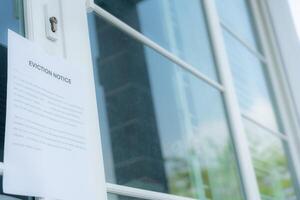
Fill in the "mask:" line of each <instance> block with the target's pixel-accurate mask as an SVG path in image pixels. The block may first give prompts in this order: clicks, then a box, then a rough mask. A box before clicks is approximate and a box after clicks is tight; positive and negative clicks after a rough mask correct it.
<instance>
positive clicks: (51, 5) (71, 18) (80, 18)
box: [0, 0, 106, 200]
mask: <svg viewBox="0 0 300 200" xmlns="http://www.w3.org/2000/svg"><path fill="white" fill-rule="evenodd" d="M70 5H72V6H71V7H70ZM86 13H87V11H86V5H85V1H83V0H76V1H73V0H64V1H60V0H41V1H40V0H39V1H36V0H1V2H0V70H1V71H0V72H1V73H0V162H1V163H0V168H1V174H2V170H3V146H4V132H5V113H6V110H5V109H6V108H5V105H6V104H5V103H6V80H7V79H6V78H7V77H6V73H7V31H8V29H11V30H13V31H15V32H16V33H18V34H20V35H22V36H24V37H27V38H28V39H29V40H31V41H34V42H35V43H36V44H38V45H39V46H40V47H42V48H43V49H44V50H45V51H46V52H47V53H48V54H50V55H54V56H58V57H62V58H65V59H67V60H72V62H78V63H79V64H80V65H81V66H82V67H86V68H89V69H91V70H90V75H91V77H90V79H89V80H91V81H90V87H88V88H87V90H90V91H91V93H92V94H94V90H93V88H94V83H93V80H94V78H93V74H92V67H91V66H92V65H91V59H90V54H89V52H90V49H89V40H88V28H87V21H86ZM51 17H52V19H53V17H55V20H56V23H55V24H57V27H56V28H57V29H56V30H55V31H53V30H52V26H51V25H52V24H51ZM76 41H77V42H76ZM94 99H96V97H95V98H94ZM95 104H96V101H95ZM95 107H96V105H95ZM91 116H93V117H91V118H92V120H93V119H95V120H96V123H95V124H97V123H98V121H97V109H95V110H94V113H93V112H92V114H91ZM91 128H92V130H93V131H92V132H93V134H92V137H93V135H94V136H95V138H93V140H94V141H97V142H96V145H95V146H94V147H93V148H94V151H93V152H95V155H94V157H95V158H96V159H99V160H97V161H96V162H98V163H99V162H100V160H101V159H102V158H101V148H100V139H99V138H100V135H99V130H98V129H99V128H98V125H96V126H95V127H91ZM99 171H103V170H102V169H100V170H99ZM49 173H55V172H54V171H53V172H49ZM74 176H76V174H74ZM101 177H104V175H101ZM99 180H103V182H102V183H100V184H97V185H99V188H100V189H99V191H103V194H104V193H105V192H104V191H105V186H104V179H101V178H99ZM0 182H1V185H0V188H1V189H0V199H1V200H2V199H3V200H32V199H40V197H23V196H13V195H6V194H3V192H2V177H1V180H0ZM100 182H101V181H100ZM104 195H105V196H106V193H105V194H104Z"/></svg>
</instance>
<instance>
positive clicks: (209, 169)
mask: <svg viewBox="0 0 300 200" xmlns="http://www.w3.org/2000/svg"><path fill="white" fill-rule="evenodd" d="M232 151H233V149H232V145H231V143H230V142H228V143H227V144H226V145H225V146H224V147H223V149H222V150H220V151H218V152H215V157H216V158H217V160H215V161H213V162H211V163H209V161H207V160H205V157H206V156H205V154H204V155H200V154H197V153H196V152H197V151H195V150H190V151H189V154H188V156H187V157H184V158H183V157H182V158H180V157H173V158H166V162H167V163H169V165H171V166H173V168H172V170H171V175H170V176H169V189H170V193H172V194H177V195H182V196H191V197H194V198H197V199H198V198H199V199H206V200H240V199H241V197H240V196H239V195H236V196H235V197H234V196H233V194H235V193H239V192H240V185H239V184H237V183H236V182H234V181H233V182H230V181H228V180H232V177H235V176H236V171H237V169H236V168H232V165H230V164H229V163H232V162H235V160H234V157H233V156H232ZM201 157H202V159H200V160H202V162H203V163H202V164H203V165H201V166H199V168H198V169H197V170H198V171H199V173H197V172H195V169H192V168H191V166H192V165H193V164H191V163H193V162H195V161H196V162H197V161H198V160H199V158H201ZM188 158H190V159H188ZM189 162H190V164H189ZM197 174H199V175H201V177H196V176H195V175H197ZM199 178H201V179H202V187H201V188H197V187H195V186H196V185H197V183H196V182H198V181H199ZM199 190H202V192H201V191H199Z"/></svg>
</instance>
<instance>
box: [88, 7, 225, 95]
mask: <svg viewBox="0 0 300 200" xmlns="http://www.w3.org/2000/svg"><path fill="white" fill-rule="evenodd" d="M89 6H90V8H89V9H92V10H93V11H94V12H95V13H96V14H97V15H98V16H99V17H101V18H103V19H104V20H106V21H107V22H108V23H110V24H112V25H113V26H115V27H116V28H118V29H120V30H122V31H123V32H124V33H126V34H128V35H130V36H131V37H132V38H134V39H135V40H137V41H139V42H141V43H143V44H144V45H146V46H148V47H150V48H151V49H153V50H154V51H156V52H157V53H159V54H161V55H162V56H164V57H165V58H167V59H169V60H171V61H172V62H174V63H175V64H177V65H178V66H180V67H182V68H183V69H185V70H187V71H189V72H190V73H192V74H193V75H194V76H196V77H198V78H200V79H201V80H203V81H205V82H206V83H208V84H209V85H211V86H212V87H214V88H216V89H218V90H220V91H224V87H223V86H222V85H221V84H219V83H217V82H216V81H214V80H212V79H210V78H208V77H207V76H206V75H204V74H203V73H201V72H199V70H197V69H196V68H195V67H193V66H192V65H190V64H188V63H186V62H185V61H183V60H182V59H180V58H179V57H178V56H176V55H174V54H173V53H171V52H170V51H168V50H166V49H164V48H163V47H161V46H160V45H158V44H157V43H155V42H154V41H152V40H151V39H149V38H148V37H146V36H144V35H143V34H141V33H140V32H138V31H137V30H135V29H133V28H132V27H130V26H129V25H127V24H126V23H124V22H122V21H121V20H119V19H118V18H116V17H115V16H113V15H112V14H110V13H109V12H107V11H105V10H104V9H102V8H101V7H100V6H98V5H96V4H90V5H89Z"/></svg>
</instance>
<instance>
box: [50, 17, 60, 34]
mask: <svg viewBox="0 0 300 200" xmlns="http://www.w3.org/2000/svg"><path fill="white" fill-rule="evenodd" d="M49 21H50V25H51V31H52V32H53V33H55V32H56V31H57V23H58V22H57V18H56V17H50V18H49Z"/></svg>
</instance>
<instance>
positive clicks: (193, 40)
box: [0, 0, 300, 200]
mask: <svg viewBox="0 0 300 200" xmlns="http://www.w3.org/2000/svg"><path fill="white" fill-rule="evenodd" d="M49 13H50V15H51V16H52V15H53V16H56V17H57V19H58V24H57V28H58V29H57V32H56V33H54V35H53V36H51V37H54V38H55V40H53V38H52V39H49V35H47V31H45V29H46V30H47V28H49V27H47V23H46V22H45V19H46V20H47V19H48V18H47V17H48V14H49ZM7 29H11V30H14V31H15V32H18V33H19V34H20V35H23V36H25V37H27V38H29V39H31V40H33V41H35V42H36V43H38V44H40V45H41V46H42V47H43V48H44V49H45V50H46V51H47V52H49V54H53V55H56V56H63V57H65V58H66V59H69V60H72V61H76V62H79V63H81V64H82V66H85V67H89V68H90V71H91V79H93V80H94V85H93V86H92V91H93V92H94V94H95V101H96V102H97V108H98V110H97V112H96V110H95V113H97V115H98V119H99V127H100V131H98V129H95V131H94V132H93V133H92V134H94V135H95V138H96V139H98V140H99V145H98V150H99V153H96V155H98V154H99V162H101V163H103V166H104V173H103V174H104V176H105V178H104V177H103V179H105V182H106V188H105V189H106V191H107V196H108V200H127V199H128V200H131V199H133V200H195V199H199V200H299V199H300V187H299V183H300V182H299V181H300V156H299V155H300V115H299V111H300V92H299V89H300V88H299V85H298V76H299V75H300V67H299V66H298V65H299V63H300V62H299V61H300V41H299V40H298V39H297V36H296V31H295V28H294V25H293V22H292V19H291V13H290V10H289V7H288V2H287V1H286V0H95V1H89V0H75V1H74V0H40V1H36V0H1V2H0V58H1V59H0V66H1V67H0V70H1V71H0V72H1V73H0V132H1V146H0V149H1V151H0V160H1V161H3V146H4V145H3V144H4V137H5V135H4V132H5V109H6V108H5V105H6V70H7V62H6V57H7ZM83 98H84V97H83ZM99 132H100V133H99ZM2 164H3V163H2ZM2 170H3V167H2ZM49 173H55V172H49ZM74 176H76V174H74ZM1 182H2V181H1ZM99 187H100V186H99ZM0 199H3V200H6V199H7V200H9V199H12V200H14V199H15V200H17V199H24V200H25V199H43V198H39V197H18V196H11V195H6V194H1V195H0ZM46 200H47V199H46Z"/></svg>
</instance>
